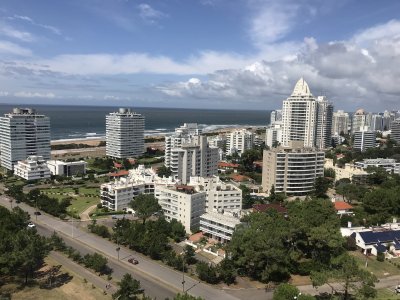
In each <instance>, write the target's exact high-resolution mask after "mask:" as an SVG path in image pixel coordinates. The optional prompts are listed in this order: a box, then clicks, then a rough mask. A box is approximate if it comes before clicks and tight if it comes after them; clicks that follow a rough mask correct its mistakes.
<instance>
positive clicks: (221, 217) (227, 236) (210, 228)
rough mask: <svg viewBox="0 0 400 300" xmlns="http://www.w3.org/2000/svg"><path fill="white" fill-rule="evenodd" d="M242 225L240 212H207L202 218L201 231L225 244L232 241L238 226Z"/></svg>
mask: <svg viewBox="0 0 400 300" xmlns="http://www.w3.org/2000/svg"><path fill="white" fill-rule="evenodd" d="M239 224H240V213H239V212H229V213H228V212H224V213H218V212H216V211H214V212H207V213H205V214H203V215H202V216H201V217H200V230H201V231H202V232H203V233H205V234H207V235H209V236H210V237H211V238H213V239H216V240H218V241H221V242H223V243H225V242H229V241H230V240H231V239H232V235H233V232H234V231H235V229H236V226H238V225H239Z"/></svg>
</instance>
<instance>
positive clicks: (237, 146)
mask: <svg viewBox="0 0 400 300" xmlns="http://www.w3.org/2000/svg"><path fill="white" fill-rule="evenodd" d="M253 145H254V133H252V132H251V131H248V130H246V129H240V130H234V131H232V132H231V133H230V134H228V135H227V138H226V155H232V154H233V153H237V154H239V156H240V155H242V153H243V152H244V151H246V150H249V149H252V148H253Z"/></svg>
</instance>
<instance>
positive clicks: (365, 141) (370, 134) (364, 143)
mask: <svg viewBox="0 0 400 300" xmlns="http://www.w3.org/2000/svg"><path fill="white" fill-rule="evenodd" d="M375 144H376V133H375V132H374V131H370V130H368V127H367V126H365V127H364V129H362V128H361V130H360V131H355V132H354V144H353V149H355V150H359V151H361V152H363V151H365V150H367V149H369V148H374V147H375Z"/></svg>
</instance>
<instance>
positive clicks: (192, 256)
mask: <svg viewBox="0 0 400 300" xmlns="http://www.w3.org/2000/svg"><path fill="white" fill-rule="evenodd" d="M183 252H184V257H185V262H186V263H187V264H188V265H193V264H195V263H196V262H197V259H196V252H195V251H194V249H193V247H192V246H189V245H186V246H185V247H184V248H183Z"/></svg>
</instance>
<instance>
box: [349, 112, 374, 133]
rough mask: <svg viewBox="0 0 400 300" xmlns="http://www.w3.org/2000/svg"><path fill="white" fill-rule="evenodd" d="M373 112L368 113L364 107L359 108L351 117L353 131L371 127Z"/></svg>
mask: <svg viewBox="0 0 400 300" xmlns="http://www.w3.org/2000/svg"><path fill="white" fill-rule="evenodd" d="M371 120H372V114H368V113H366V112H365V111H364V109H362V108H360V109H358V110H357V111H356V112H355V113H354V115H353V117H352V119H351V133H353V134H354V133H355V132H356V131H360V130H363V129H364V128H365V127H366V126H368V127H370V125H371Z"/></svg>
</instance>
